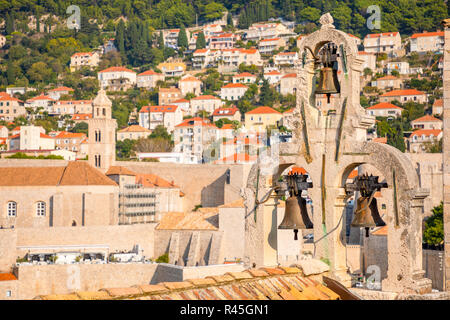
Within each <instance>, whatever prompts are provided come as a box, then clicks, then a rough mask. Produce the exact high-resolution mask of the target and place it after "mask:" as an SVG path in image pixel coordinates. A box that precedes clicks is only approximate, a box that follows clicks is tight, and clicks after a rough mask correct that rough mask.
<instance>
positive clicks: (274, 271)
mask: <svg viewBox="0 0 450 320" xmlns="http://www.w3.org/2000/svg"><path fill="white" fill-rule="evenodd" d="M261 269H262V270H264V271H266V272H267V273H268V274H270V275H277V274H285V273H286V272H285V271H284V270H283V269H280V268H268V267H264V268H261Z"/></svg>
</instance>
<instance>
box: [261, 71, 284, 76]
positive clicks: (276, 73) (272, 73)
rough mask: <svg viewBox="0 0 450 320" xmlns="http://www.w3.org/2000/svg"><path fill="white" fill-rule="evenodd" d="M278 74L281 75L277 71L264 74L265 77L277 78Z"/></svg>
mask: <svg viewBox="0 0 450 320" xmlns="http://www.w3.org/2000/svg"><path fill="white" fill-rule="evenodd" d="M280 74H281V73H280V72H279V71H277V70H272V71H270V72H267V73H264V75H265V76H278V75H280Z"/></svg>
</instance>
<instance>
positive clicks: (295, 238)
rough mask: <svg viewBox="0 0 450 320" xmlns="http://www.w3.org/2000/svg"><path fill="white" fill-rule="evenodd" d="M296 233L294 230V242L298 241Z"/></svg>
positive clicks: (296, 230)
mask: <svg viewBox="0 0 450 320" xmlns="http://www.w3.org/2000/svg"><path fill="white" fill-rule="evenodd" d="M297 233H298V229H294V240H298V237H297Z"/></svg>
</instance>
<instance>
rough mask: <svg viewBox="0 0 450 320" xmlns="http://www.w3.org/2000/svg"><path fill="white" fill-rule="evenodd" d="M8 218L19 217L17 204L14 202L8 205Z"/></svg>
mask: <svg viewBox="0 0 450 320" xmlns="http://www.w3.org/2000/svg"><path fill="white" fill-rule="evenodd" d="M7 211H8V217H16V216H17V203H16V202H14V201H10V202H8V204H7Z"/></svg>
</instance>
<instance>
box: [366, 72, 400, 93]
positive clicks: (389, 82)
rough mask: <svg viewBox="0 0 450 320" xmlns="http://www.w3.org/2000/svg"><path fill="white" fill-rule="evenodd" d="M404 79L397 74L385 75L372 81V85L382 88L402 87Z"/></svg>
mask: <svg viewBox="0 0 450 320" xmlns="http://www.w3.org/2000/svg"><path fill="white" fill-rule="evenodd" d="M402 86H403V81H402V79H400V78H397V77H395V76H391V75H389V76H384V77H381V78H378V79H376V80H374V81H372V87H377V88H378V89H380V90H386V89H401V88H402Z"/></svg>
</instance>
